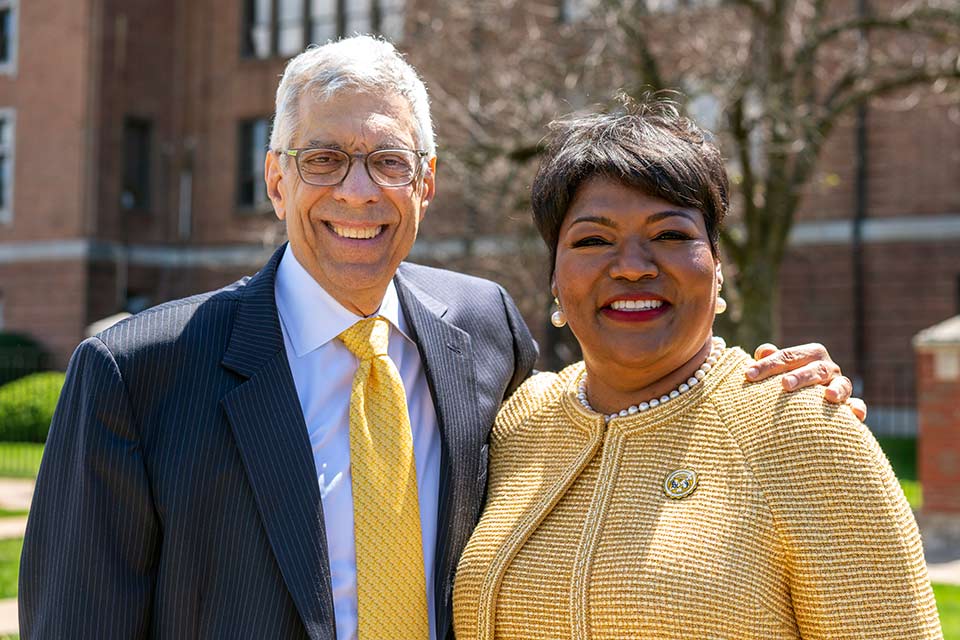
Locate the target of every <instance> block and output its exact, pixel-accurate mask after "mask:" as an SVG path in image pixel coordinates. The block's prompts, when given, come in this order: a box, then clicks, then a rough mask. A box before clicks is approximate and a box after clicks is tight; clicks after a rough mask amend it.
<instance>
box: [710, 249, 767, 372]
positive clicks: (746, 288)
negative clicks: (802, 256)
mask: <svg viewBox="0 0 960 640" xmlns="http://www.w3.org/2000/svg"><path fill="white" fill-rule="evenodd" d="M779 280H780V266H779V264H777V261H775V260H773V259H772V258H770V257H767V256H763V257H756V258H754V259H752V260H750V261H749V262H747V263H745V264H742V265H739V273H738V274H737V276H736V289H737V293H738V297H739V307H740V314H739V319H738V321H736V322H733V323H731V324H728V325H727V326H728V327H729V328H728V329H727V330H726V335H724V334H722V333H721V335H723V336H724V338H726V339H727V342H729V343H730V344H731V345H739V346H741V347H743V349H744V350H745V351H748V352H750V353H752V352H753V350H754V349H755V348H756V347H757V345H760V344H762V343H764V342H773V343H776V342H777V341H778V340H779V339H780V336H779V333H780V331H779V322H778V317H777V313H778V301H779V300H778V298H779V284H780V282H779ZM778 346H779V345H778Z"/></svg>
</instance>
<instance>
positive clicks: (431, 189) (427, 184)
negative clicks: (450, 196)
mask: <svg viewBox="0 0 960 640" xmlns="http://www.w3.org/2000/svg"><path fill="white" fill-rule="evenodd" d="M436 190H437V157H436V156H434V157H432V158H430V160H429V162H428V163H427V171H426V172H425V173H424V174H423V180H422V184H421V185H420V220H421V221H422V220H423V215H424V214H425V213H426V212H427V207H429V206H430V203H431V202H433V195H434V193H436Z"/></svg>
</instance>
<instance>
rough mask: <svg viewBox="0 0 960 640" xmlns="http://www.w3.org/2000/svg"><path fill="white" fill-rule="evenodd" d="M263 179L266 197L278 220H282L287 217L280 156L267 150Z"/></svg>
mask: <svg viewBox="0 0 960 640" xmlns="http://www.w3.org/2000/svg"><path fill="white" fill-rule="evenodd" d="M263 179H264V181H265V182H266V183H267V197H268V198H270V204H272V205H273V211H274V213H276V214H277V217H278V218H280V219H281V220H284V219H285V218H286V216H287V209H286V195H285V194H284V191H285V187H286V185H284V184H283V168H282V167H281V166H280V154H278V153H276V152H274V151H272V150H269V149H268V150H267V156H266V158H264V160H263Z"/></svg>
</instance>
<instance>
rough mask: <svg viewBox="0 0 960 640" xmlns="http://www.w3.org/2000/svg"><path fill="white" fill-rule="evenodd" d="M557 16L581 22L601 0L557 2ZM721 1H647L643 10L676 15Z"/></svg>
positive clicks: (567, 21)
mask: <svg viewBox="0 0 960 640" xmlns="http://www.w3.org/2000/svg"><path fill="white" fill-rule="evenodd" d="M557 3H558V4H557V15H558V16H559V20H560V22H561V23H564V24H573V23H576V22H581V21H583V20H585V19H586V18H588V17H589V16H590V15H591V14H592V13H593V12H594V11H596V10H597V8H598V7H599V6H600V4H601V3H600V0H557ZM719 4H720V0H645V2H643V3H642V6H643V10H644V11H645V12H647V13H676V12H678V11H682V10H684V9H699V8H703V7H715V6H718V5H719Z"/></svg>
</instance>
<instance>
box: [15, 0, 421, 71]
mask: <svg viewBox="0 0 960 640" xmlns="http://www.w3.org/2000/svg"><path fill="white" fill-rule="evenodd" d="M0 1H2V0H0ZM242 1H243V5H242V6H241V16H240V57H241V58H242V59H245V60H274V59H277V58H283V59H286V58H290V57H292V56H294V55H296V53H299V52H300V51H303V50H304V49H305V48H306V47H307V46H308V45H310V44H314V43H315V41H314V39H313V33H314V28H315V23H314V19H313V2H312V0H299V2H300V3H301V5H300V20H301V24H300V32H301V43H300V47H299V49H298V50H297V52H296V53H293V54H288V52H281V50H280V49H281V47H280V45H281V37H280V26H281V25H280V19H279V18H280V4H281V2H284V1H285V0H269V6H270V13H269V21H268V23H267V24H268V25H269V30H270V40H269V45H268V47H267V51H266V53H265V55H262V56H261V55H258V54H257V51H256V46H252V38H251V36H250V34H251V32H252V30H253V26H254V22H253V17H254V15H255V11H254V10H253V7H254V6H255V5H256V2H257V0H242ZM292 1H294V2H296V1H297V0H292ZM350 2H351V0H334V2H333V4H334V11H335V14H334V16H333V23H334V25H335V26H334V33H333V35H332V40H336V39H337V38H343V37H345V36H346V35H348V32H349V31H351V30H352V29H351V28H350V25H349V24H348V14H350V15H353V14H352V13H351V12H350V11H348V9H349V7H348V4H349V3H350ZM368 2H369V4H368V5H367V6H366V7H365V8H364V9H362V10H361V11H362V12H363V13H364V14H365V17H366V18H367V20H368V22H369V23H370V28H369V30H368V31H369V32H370V33H376V34H380V35H382V36H384V37H386V38H388V39H389V40H391V41H392V42H394V43H396V42H399V41H400V40H402V39H403V27H402V25H403V21H402V19H401V22H400V25H401V27H400V28H399V29H397V30H396V33H385V32H384V30H383V27H384V25H386V24H393V22H392V21H391V18H395V16H394V15H393V14H396V13H400V14H401V15H403V14H405V13H406V11H407V8H408V4H409V0H368ZM398 6H399V7H400V10H399V11H396V8H397V7H398ZM318 44H322V43H319V42H318Z"/></svg>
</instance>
